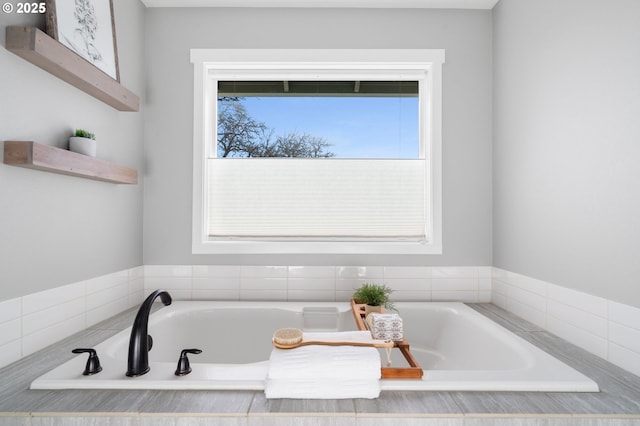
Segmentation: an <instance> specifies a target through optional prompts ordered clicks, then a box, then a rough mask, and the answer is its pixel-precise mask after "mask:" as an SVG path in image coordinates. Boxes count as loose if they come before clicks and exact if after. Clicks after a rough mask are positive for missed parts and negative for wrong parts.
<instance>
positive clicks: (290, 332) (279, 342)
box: [272, 328, 394, 349]
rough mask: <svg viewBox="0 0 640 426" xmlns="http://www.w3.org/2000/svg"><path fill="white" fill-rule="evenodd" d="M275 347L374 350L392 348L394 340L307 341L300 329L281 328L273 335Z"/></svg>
mask: <svg viewBox="0 0 640 426" xmlns="http://www.w3.org/2000/svg"><path fill="white" fill-rule="evenodd" d="M272 342H273V346H275V347H276V348H278V349H293V348H298V347H300V346H308V345H324V346H367V347H374V348H392V347H393V346H394V342H393V340H330V339H328V340H305V338H304V335H303V333H302V330H300V329H299V328H280V329H278V330H276V331H275V333H273V339H272Z"/></svg>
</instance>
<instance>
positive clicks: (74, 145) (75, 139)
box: [69, 136, 97, 157]
mask: <svg viewBox="0 0 640 426" xmlns="http://www.w3.org/2000/svg"><path fill="white" fill-rule="evenodd" d="M96 150H97V145H96V141H95V140H94V139H89V138H82V137H80V136H71V137H70V138H69V151H73V152H77V153H78V154H84V155H88V156H90V157H95V156H96Z"/></svg>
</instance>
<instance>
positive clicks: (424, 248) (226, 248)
mask: <svg viewBox="0 0 640 426" xmlns="http://www.w3.org/2000/svg"><path fill="white" fill-rule="evenodd" d="M192 252H193V254H417V255H424V254H431V255H439V254H442V245H440V244H433V243H428V242H415V241H398V242H389V241H385V242H335V241H333V242H332V241H326V242H319V241H286V242H285V241H277V242H276V241H203V242H194V244H193V246H192Z"/></svg>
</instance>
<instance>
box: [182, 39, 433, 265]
mask: <svg viewBox="0 0 640 426" xmlns="http://www.w3.org/2000/svg"><path fill="white" fill-rule="evenodd" d="M444 59H445V52H444V49H382V50H379V49H309V50H299V49H191V62H192V63H193V64H194V79H193V99H194V104H193V113H194V114H193V222H192V252H193V253H195V254H252V253H265V254H266V253H283V254H293V253H296V254H323V253H328V254H442V64H443V63H444ZM283 74H286V76H287V78H284V79H288V80H296V79H305V80H309V79H318V80H327V79H328V77H331V78H334V79H336V80H340V79H341V80H355V79H356V78H355V76H357V75H360V76H366V75H368V76H370V78H371V76H372V75H374V76H375V79H377V80H386V79H389V80H392V79H398V76H401V79H408V78H412V79H414V80H418V81H419V91H420V94H419V96H420V98H419V104H420V158H423V159H424V161H425V171H426V173H425V191H426V192H427V194H426V197H425V200H426V201H425V203H426V205H425V211H426V217H427V223H425V230H426V235H427V236H428V238H427V241H420V242H417V241H349V242H347V241H304V240H302V241H299V240H296V241H285V242H283V241H264V240H255V241H247V240H240V241H220V240H215V239H211V238H209V236H208V232H207V220H206V212H207V211H208V198H207V195H206V194H207V187H206V186H207V179H206V178H205V177H206V171H207V170H206V167H207V159H208V158H209V150H211V149H216V147H217V129H216V128H215V124H216V123H215V122H214V120H212V119H211V118H212V117H216V116H217V81H218V80H230V79H240V78H247V79H260V80H269V79H273V78H276V79H283V78H282V76H283Z"/></svg>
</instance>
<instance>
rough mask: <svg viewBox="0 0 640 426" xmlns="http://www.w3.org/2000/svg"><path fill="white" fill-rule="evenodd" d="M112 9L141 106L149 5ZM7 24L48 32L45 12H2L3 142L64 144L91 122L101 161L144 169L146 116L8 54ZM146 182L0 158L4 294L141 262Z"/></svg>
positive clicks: (117, 1) (126, 2) (125, 69)
mask: <svg viewBox="0 0 640 426" xmlns="http://www.w3.org/2000/svg"><path fill="white" fill-rule="evenodd" d="M14 4H15V2H14ZM114 10H115V19H116V33H117V36H118V37H119V40H120V43H119V44H118V53H119V59H120V76H121V81H122V83H123V85H124V86H125V87H127V88H128V89H130V90H132V91H133V92H134V93H137V94H138V95H139V96H141V102H142V103H143V105H144V91H145V85H144V82H145V81H144V72H145V67H144V63H143V59H144V54H143V49H144V12H145V9H144V7H143V6H142V4H141V3H140V2H139V1H137V0H135V1H131V0H114ZM9 25H30V26H38V27H39V28H41V29H44V17H43V16H42V15H34V16H29V15H18V14H16V13H15V12H14V13H13V14H6V13H0V43H1V44H2V46H3V48H0V70H1V74H0V75H1V77H0V109H1V110H0V145H2V144H3V141H5V140H30V141H35V142H39V143H42V144H46V145H53V146H57V147H61V148H66V144H67V140H68V136H69V134H70V132H72V131H73V129H75V128H77V127H80V128H87V129H89V130H91V131H93V132H95V133H96V134H97V139H98V143H99V145H98V157H99V158H102V159H105V160H108V161H113V162H115V163H118V164H123V165H127V166H130V167H135V168H138V169H141V168H142V166H143V140H142V138H143V113H142V112H119V111H116V110H115V109H113V108H111V107H110V106H108V105H106V104H104V103H102V102H100V101H98V100H97V99H95V98H93V97H91V96H89V95H87V94H85V93H84V92H81V91H80V90H78V89H76V88H75V87H73V86H70V85H69V84H67V83H65V82H63V81H62V80H59V79H58V78H56V77H54V76H52V75H51V74H49V73H47V72H45V71H43V70H41V69H40V68H38V67H36V66H35V65H33V64H31V63H29V62H27V61H25V60H23V59H22V58H20V57H18V56H16V55H14V54H13V53H11V52H9V51H8V50H6V49H5V48H4V45H5V28H6V27H7V26H9ZM139 172H140V177H141V178H142V173H141V170H139ZM142 187H143V185H142V180H141V181H140V183H139V184H138V185H132V186H130V185H114V184H110V183H104V182H97V181H92V180H87V179H80V178H76V177H69V176H63V175H57V174H52V173H45V172H40V171H36V170H28V169H22V168H18V167H12V166H7V165H4V164H0V212H1V213H0V215H1V216H0V217H1V220H0V271H1V276H2V278H1V281H0V300H6V299H10V298H13V297H18V296H22V295H25V294H29V293H33V292H37V291H40V290H45V289H50V288H54V287H57V286H60V285H64V284H68V283H72V282H76V281H81V280H83V279H87V278H91V277H96V276H100V275H104V274H108V273H112V272H115V271H119V270H122V269H126V268H131V267H134V266H138V265H141V264H142Z"/></svg>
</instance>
